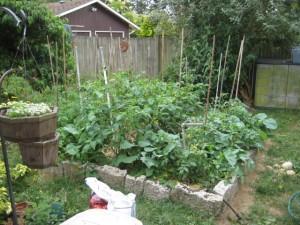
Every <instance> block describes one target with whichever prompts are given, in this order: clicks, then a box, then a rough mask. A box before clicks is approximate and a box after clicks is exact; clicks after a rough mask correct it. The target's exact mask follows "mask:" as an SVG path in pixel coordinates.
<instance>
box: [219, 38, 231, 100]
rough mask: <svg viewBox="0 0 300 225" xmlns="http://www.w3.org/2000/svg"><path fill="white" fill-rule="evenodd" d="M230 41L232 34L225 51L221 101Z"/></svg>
mask: <svg viewBox="0 0 300 225" xmlns="http://www.w3.org/2000/svg"><path fill="white" fill-rule="evenodd" d="M229 43H230V35H229V36H228V41H227V46H226V52H225V58H224V66H223V72H222V79H221V87H220V99H219V102H221V100H222V91H223V82H224V76H225V70H226V63H227V55H228V48H229Z"/></svg>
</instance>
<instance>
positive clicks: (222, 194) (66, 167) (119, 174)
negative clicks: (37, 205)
mask: <svg viewBox="0 0 300 225" xmlns="http://www.w3.org/2000/svg"><path fill="white" fill-rule="evenodd" d="M248 154H249V156H250V157H251V158H252V160H255V157H256V152H255V151H249V153H248ZM82 169H85V171H86V170H87V169H88V168H87V167H86V166H81V165H79V164H76V163H75V164H74V163H70V162H62V164H61V165H60V166H58V167H51V168H48V169H44V170H40V172H39V173H41V174H42V176H43V178H44V179H45V177H46V179H49V178H50V179H51V178H54V177H58V176H60V177H62V176H68V177H77V178H80V179H82V180H83V179H84V173H82ZM94 170H95V171H96V173H97V175H98V176H99V177H100V179H101V181H102V182H104V183H106V184H107V185H108V186H110V187H111V188H112V189H117V190H125V192H128V193H129V192H131V193H134V194H136V196H144V197H146V198H148V199H151V200H155V201H156V200H171V201H174V202H178V203H181V204H183V205H185V206H187V207H190V208H192V209H196V210H200V211H203V212H205V213H208V214H210V215H214V216H217V215H219V214H220V213H221V212H222V210H224V209H225V207H226V204H224V202H223V200H225V201H226V202H230V201H231V200H232V199H233V198H234V196H235V195H236V194H237V192H238V190H239V180H238V179H237V177H233V178H232V179H231V181H230V183H226V182H225V181H220V182H219V183H218V184H217V185H216V186H215V187H214V188H213V190H212V191H204V190H194V189H192V188H191V187H189V186H187V185H184V184H180V183H179V184H177V185H176V186H175V188H174V189H171V188H170V187H167V186H164V185H161V184H160V183H159V182H158V181H152V180H148V179H146V176H139V177H133V176H130V175H128V174H127V171H126V170H121V169H118V168H115V167H112V166H108V165H105V166H96V167H95V168H94ZM246 171H247V170H246Z"/></svg>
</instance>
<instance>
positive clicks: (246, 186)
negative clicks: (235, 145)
mask: <svg viewBox="0 0 300 225" xmlns="http://www.w3.org/2000/svg"><path fill="white" fill-rule="evenodd" d="M264 161H265V155H264V154H263V153H262V152H258V153H257V156H256V168H255V170H254V171H250V172H249V173H248V175H247V177H246V179H245V181H244V182H243V183H241V184H240V188H239V191H238V193H237V195H236V196H235V197H234V199H232V200H231V201H230V202H229V204H230V205H231V206H232V207H233V208H234V209H235V211H237V212H238V213H239V214H241V213H243V212H247V211H248V210H249V209H250V207H251V206H252V205H253V204H254V203H255V201H254V194H255V190H254V189H253V187H252V185H253V184H254V183H255V182H256V180H257V179H258V177H259V175H258V172H259V171H262V170H265V167H264ZM229 218H231V219H233V220H236V219H237V217H236V215H235V214H234V213H233V211H232V210H231V209H230V208H229V207H227V208H226V209H225V210H224V211H223V212H222V214H221V215H220V216H219V217H218V219H217V220H216V223H217V224H219V225H230V224H231V221H230V220H229Z"/></svg>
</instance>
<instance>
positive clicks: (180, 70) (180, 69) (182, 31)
mask: <svg viewBox="0 0 300 225" xmlns="http://www.w3.org/2000/svg"><path fill="white" fill-rule="evenodd" d="M183 36H184V28H182V30H181V47H180V65H179V88H180V87H181V80H182V53H183Z"/></svg>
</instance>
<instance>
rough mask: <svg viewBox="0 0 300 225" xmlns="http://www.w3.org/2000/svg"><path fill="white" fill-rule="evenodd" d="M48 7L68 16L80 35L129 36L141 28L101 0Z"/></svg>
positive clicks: (88, 0) (70, 23) (74, 31)
mask: <svg viewBox="0 0 300 225" xmlns="http://www.w3.org/2000/svg"><path fill="white" fill-rule="evenodd" d="M47 7H48V8H50V9H51V10H52V11H53V13H54V14H55V15H57V16H59V17H61V18H66V19H67V20H68V24H69V25H70V26H71V28H72V33H74V34H76V35H80V36H90V37H91V36H96V35H97V36H101V37H109V36H110V35H111V34H112V35H113V37H121V38H128V37H129V35H130V32H134V31H135V30H139V29H140V28H139V27H138V26H137V25H136V24H134V23H132V22H131V21H129V20H128V19H126V18H125V17H124V16H122V15H121V14H119V13H118V12H117V11H115V10H114V9H112V8H111V7H109V6H108V5H106V4H105V3H103V2H101V1H100V0H71V1H70V0H69V1H60V2H55V3H48V4H47Z"/></svg>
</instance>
